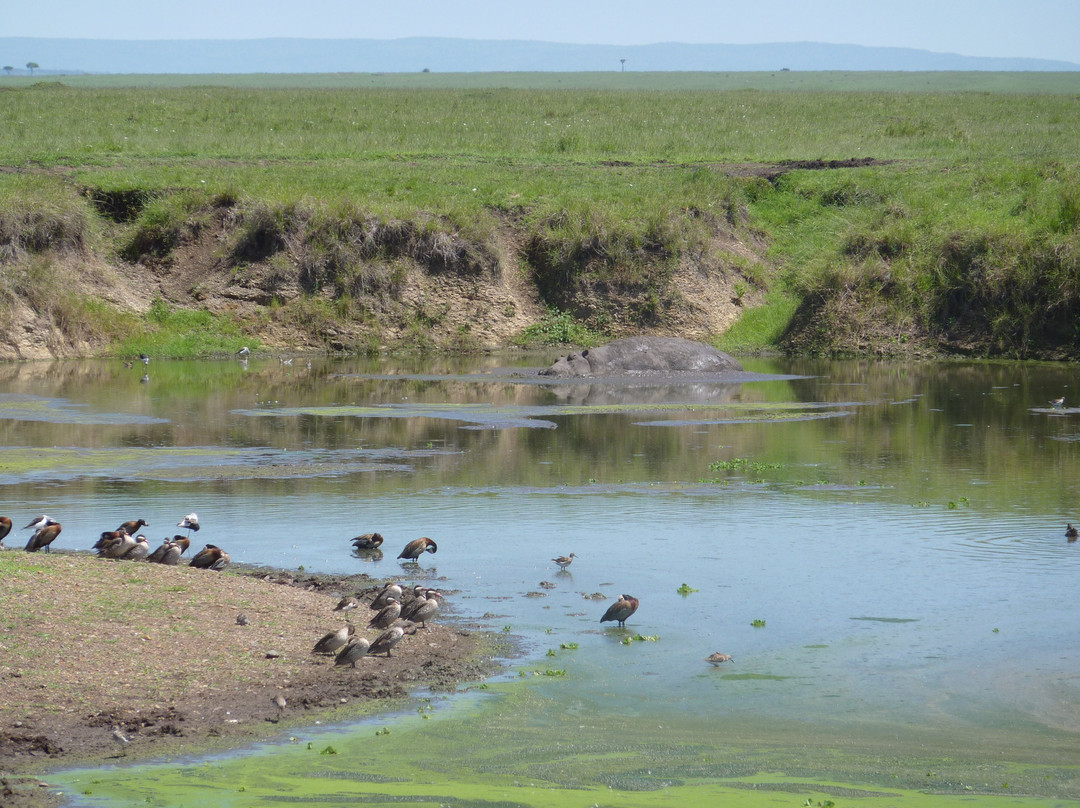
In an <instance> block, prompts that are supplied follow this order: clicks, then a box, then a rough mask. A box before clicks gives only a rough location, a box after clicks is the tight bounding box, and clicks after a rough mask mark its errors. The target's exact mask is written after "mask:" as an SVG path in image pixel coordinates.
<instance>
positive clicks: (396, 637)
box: [368, 623, 416, 657]
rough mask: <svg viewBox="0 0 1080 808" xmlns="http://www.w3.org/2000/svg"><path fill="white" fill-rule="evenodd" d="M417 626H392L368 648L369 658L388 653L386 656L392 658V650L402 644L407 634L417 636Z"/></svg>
mask: <svg viewBox="0 0 1080 808" xmlns="http://www.w3.org/2000/svg"><path fill="white" fill-rule="evenodd" d="M415 633H416V626H414V625H412V624H406V625H401V624H400V623H399V624H398V625H396V626H390V628H388V629H387V630H386V631H384V632H383V633H382V634H380V635H379V636H378V637H376V638H375V640H374V642H372V643H371V646H370V647H369V648H368V656H373V655H375V654H381V653H384V652H385V653H386V656H387V657H389V656H390V649H391V648H393V647H394V646H395V645H397V644H398V643H399V642H401V640H402V638H404V637H405V635H407V634H415Z"/></svg>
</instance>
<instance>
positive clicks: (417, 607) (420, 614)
mask: <svg viewBox="0 0 1080 808" xmlns="http://www.w3.org/2000/svg"><path fill="white" fill-rule="evenodd" d="M441 597H442V593H440V592H436V591H435V590H434V589H429V590H427V592H426V594H425V595H424V596H423V597H419V598H417V599H416V600H414V601H413V602H412V603H410V604H409V608H408V609H405V610H404V611H403V612H402V613H401V617H402V619H404V620H408V621H409V622H410V623H419V624H420V628H422V629H426V628H427V621H428V620H430V619H431V618H433V617H434V616H435V615H436V614H438V612H439V601H438V599H439V598H441Z"/></svg>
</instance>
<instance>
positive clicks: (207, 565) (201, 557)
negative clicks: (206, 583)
mask: <svg viewBox="0 0 1080 808" xmlns="http://www.w3.org/2000/svg"><path fill="white" fill-rule="evenodd" d="M230 561H232V559H231V558H229V554H228V553H226V552H225V551H224V550H222V549H221V548H220V547H218V546H217V545H216V544H208V545H206V546H205V547H204V548H203V549H201V550H199V552H197V553H196V554H195V557H194V558H193V559H191V564H190V565H189V566H192V567H195V568H196V569H201V570H223V569H225V568H226V567H227V566H229V562H230Z"/></svg>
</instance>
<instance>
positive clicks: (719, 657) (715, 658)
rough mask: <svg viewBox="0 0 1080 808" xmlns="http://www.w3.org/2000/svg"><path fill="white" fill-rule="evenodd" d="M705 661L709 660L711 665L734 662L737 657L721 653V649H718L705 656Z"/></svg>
mask: <svg viewBox="0 0 1080 808" xmlns="http://www.w3.org/2000/svg"><path fill="white" fill-rule="evenodd" d="M705 661H706V662H708V663H709V664H710V665H723V664H724V663H725V662H734V661H735V657H733V656H732V655H731V654H721V653H720V652H719V651H717V652H716V653H714V654H709V655H708V656H707V657H705Z"/></svg>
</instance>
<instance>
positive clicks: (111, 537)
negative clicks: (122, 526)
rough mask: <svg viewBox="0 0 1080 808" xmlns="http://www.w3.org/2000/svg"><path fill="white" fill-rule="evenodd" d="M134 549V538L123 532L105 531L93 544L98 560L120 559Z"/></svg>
mask: <svg viewBox="0 0 1080 808" xmlns="http://www.w3.org/2000/svg"><path fill="white" fill-rule="evenodd" d="M134 547H135V537H134V536H132V535H130V534H128V533H126V532H125V531H123V530H106V531H105V532H104V533H102V534H101V537H100V538H99V539H98V540H97V542H96V543H95V544H94V546H93V548H92V549H94V550H97V551H98V557H99V558H122V557H123V556H124V555H125V554H126V553H127V552H128V551H129V550H131V549H133V548H134Z"/></svg>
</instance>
